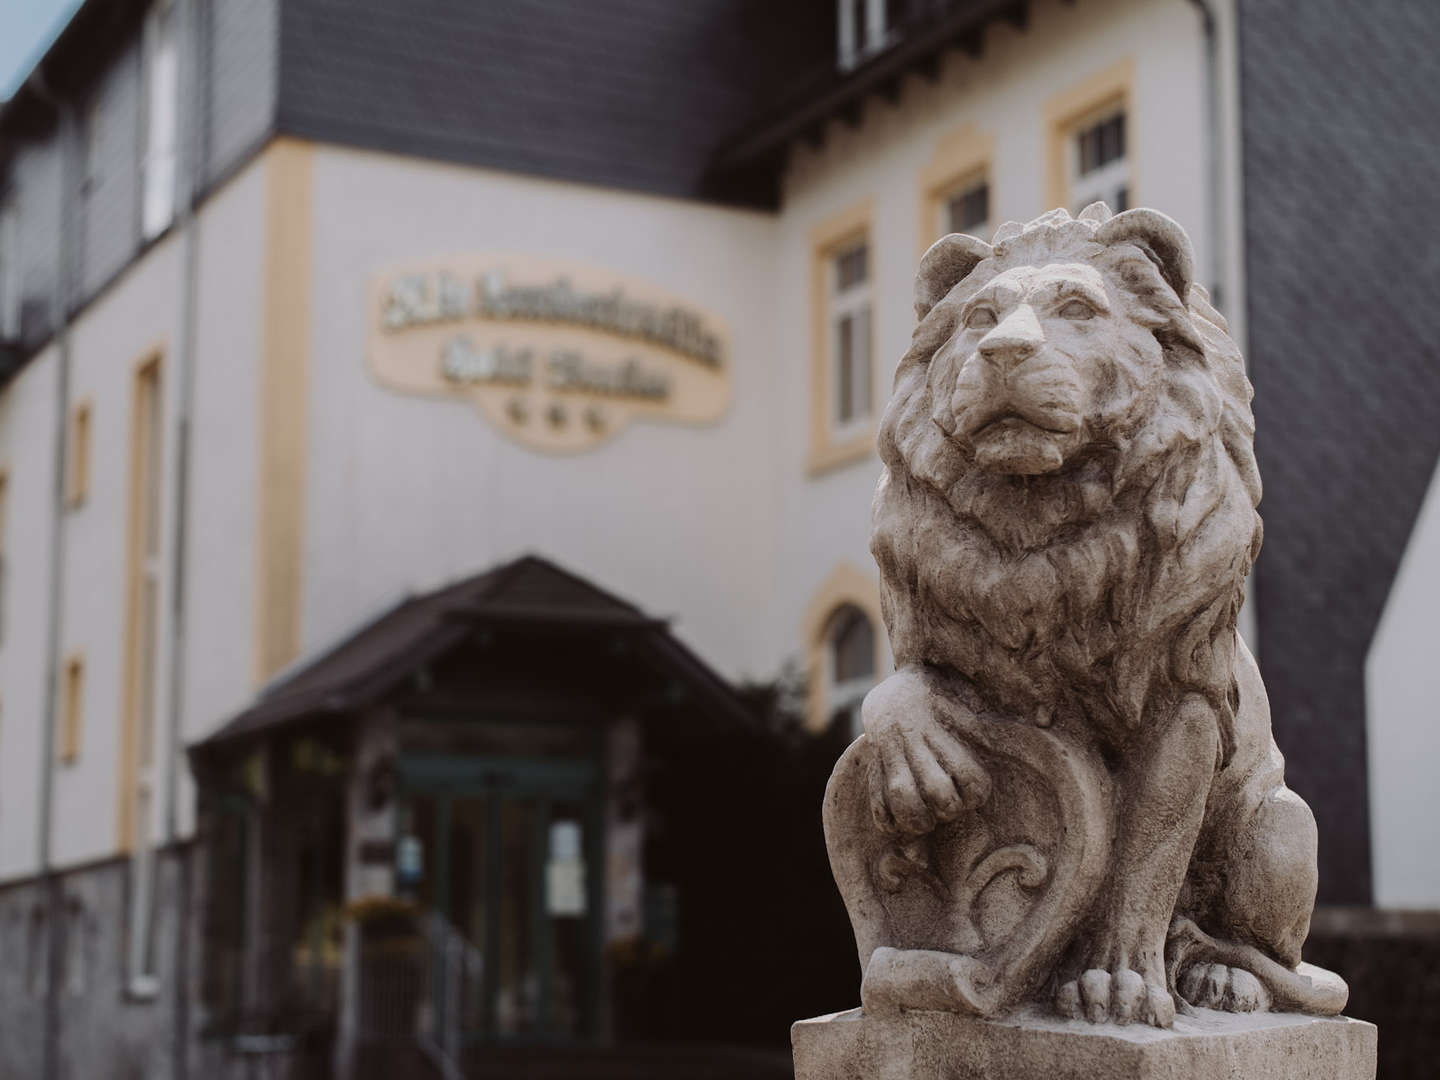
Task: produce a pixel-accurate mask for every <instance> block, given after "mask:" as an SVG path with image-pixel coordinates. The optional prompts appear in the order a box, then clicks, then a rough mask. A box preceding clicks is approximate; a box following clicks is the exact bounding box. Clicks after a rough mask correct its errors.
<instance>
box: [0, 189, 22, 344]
mask: <svg viewBox="0 0 1440 1080" xmlns="http://www.w3.org/2000/svg"><path fill="white" fill-rule="evenodd" d="M19 336H20V213H19V211H18V210H16V208H15V203H14V202H13V201H10V202H5V203H0V341H14V340H15V339H16V338H18V337H19Z"/></svg>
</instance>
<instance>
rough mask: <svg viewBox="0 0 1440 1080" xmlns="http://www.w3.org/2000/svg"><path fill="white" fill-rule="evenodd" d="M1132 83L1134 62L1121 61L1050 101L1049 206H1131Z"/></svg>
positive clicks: (1117, 208) (1073, 209) (1074, 209)
mask: <svg viewBox="0 0 1440 1080" xmlns="http://www.w3.org/2000/svg"><path fill="white" fill-rule="evenodd" d="M1134 81H1135V63H1134V61H1133V60H1128V59H1127V60H1122V61H1120V62H1119V63H1117V64H1114V65H1112V66H1111V67H1109V68H1105V69H1104V70H1102V71H1097V72H1095V74H1093V75H1092V76H1090V78H1088V79H1086V80H1085V81H1084V82H1082V83H1080V84H1079V85H1077V86H1073V87H1071V88H1070V89H1068V90H1066V91H1064V92H1063V93H1061V94H1059V95H1057V96H1056V97H1054V98H1052V99H1051V100H1050V102H1049V104H1048V105H1047V107H1046V113H1047V117H1048V120H1049V127H1050V147H1049V169H1050V181H1049V203H1050V206H1052V207H1065V208H1067V209H1069V210H1070V211H1071V212H1072V213H1078V212H1079V211H1081V210H1083V209H1084V208H1085V207H1087V206H1089V205H1090V204H1091V203H1093V202H1097V201H1104V202H1105V203H1106V204H1107V205H1108V206H1109V207H1110V209H1111V210H1113V211H1115V212H1116V213H1119V212H1120V211H1122V210H1125V209H1127V208H1129V207H1131V206H1133V205H1134V204H1135V175H1134V170H1133V168H1132V162H1133V161H1134V160H1135V153H1134V151H1135V146H1134V120H1135V108H1134V102H1135V99H1134V94H1133V93H1132V87H1133V85H1134Z"/></svg>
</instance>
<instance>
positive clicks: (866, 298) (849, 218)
mask: <svg viewBox="0 0 1440 1080" xmlns="http://www.w3.org/2000/svg"><path fill="white" fill-rule="evenodd" d="M873 221H874V200H873V199H866V200H865V201H864V202H862V203H859V204H857V205H855V206H852V207H850V208H849V209H848V210H845V211H843V212H842V213H839V214H836V215H835V216H833V217H831V218H829V219H827V220H826V221H824V222H822V223H821V224H819V225H818V226H816V227H815V228H814V229H813V230H812V231H811V236H810V241H811V243H810V248H811V257H810V262H811V271H810V272H811V331H810V335H811V341H810V350H811V351H810V391H811V393H810V398H811V400H810V455H809V472H810V474H811V475H816V474H818V473H821V472H825V471H827V470H829V469H833V468H838V467H840V466H842V465H847V464H850V463H852V462H855V461H859V460H863V459H865V458H866V457H868V456H869V455H870V454H872V453H873V452H874V449H875V432H876V429H877V425H878V420H879V411H880V408H879V406H880V403H879V401H878V400H877V397H878V394H877V389H878V388H879V386H880V379H879V364H878V363H877V349H876V347H875V346H876V342H877V340H878V339H879V334H878V333H877V321H878V318H877V316H878V304H877V298H878V290H877V288H876V281H877V280H878V278H879V276H880V275H879V270H880V266H879V259H878V258H877V252H876V245H875V230H874V228H873ZM859 243H864V244H865V247H866V278H865V282H864V286H863V288H860V287H856V288H855V289H853V290H847V292H846V296H845V297H844V298H843V299H844V300H845V307H846V308H847V309H849V310H851V311H854V310H858V309H859V308H861V307H868V309H869V316H868V334H867V338H866V357H867V361H868V362H867V365H866V374H867V376H868V389H869V403H868V407H867V408H866V409H865V410H864V411H863V414H857V415H856V416H854V417H853V418H851V419H850V420H848V421H845V422H843V423H842V422H840V421H839V418H838V415H837V414H838V409H837V405H838V403H839V391H840V388H839V379H838V371H839V367H838V360H839V347H838V341H837V340H836V327H837V325H838V318H837V316H838V315H839V314H840V313H841V309H840V308H839V307H837V304H836V294H835V274H836V259H837V257H838V256H840V255H842V254H843V253H845V252H846V251H847V250H852V249H853V248H854V247H855V246H856V245H857V244H859Z"/></svg>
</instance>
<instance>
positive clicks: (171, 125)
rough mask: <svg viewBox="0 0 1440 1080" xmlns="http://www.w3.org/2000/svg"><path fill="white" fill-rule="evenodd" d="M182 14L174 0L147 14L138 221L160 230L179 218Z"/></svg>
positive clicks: (150, 232) (149, 232)
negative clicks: (179, 23) (177, 170)
mask: <svg viewBox="0 0 1440 1080" xmlns="http://www.w3.org/2000/svg"><path fill="white" fill-rule="evenodd" d="M177 20H178V16H177V13H176V10H175V3H174V0H155V3H154V5H153V6H152V7H151V8H150V12H149V14H148V15H147V16H146V19H145V38H144V41H145V82H146V92H145V107H146V112H145V156H144V159H143V160H142V162H141V177H142V184H143V187H142V192H143V193H142V195H141V206H140V226H141V229H142V231H143V232H144V234H145V239H147V240H150V239H153V238H154V237H156V236H159V235H160V234H161V233H162V232H164V231H165V230H166V229H167V228H168V227H169V226H170V222H171V221H173V220H174V218H175V149H176V131H177V123H176V121H177V115H176V114H177V111H178V109H179V90H180V60H179V54H178V36H179V35H178V27H177Z"/></svg>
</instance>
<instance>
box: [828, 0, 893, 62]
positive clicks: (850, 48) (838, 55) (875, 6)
mask: <svg viewBox="0 0 1440 1080" xmlns="http://www.w3.org/2000/svg"><path fill="white" fill-rule="evenodd" d="M888 7H889V3H887V0H835V66H836V67H838V68H839V69H840V70H841V71H854V70H855V69H856V68H857V67H859V66H860V65H861V64H863V63H864V62H865V61H866V60H868V59H870V57H872V56H875V55H877V54H878V53H882V52H884V51H885V50H886V49H887V48H889V47H890V45H891V44H893V43H894V41H895V37H896V34H895V22H894V21H892V20H891V19H890V17H889V15H890V13H889V11H887V8H888ZM856 30H859V31H860V35H861V40H856V38H855V32H856Z"/></svg>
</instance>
